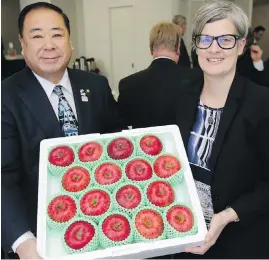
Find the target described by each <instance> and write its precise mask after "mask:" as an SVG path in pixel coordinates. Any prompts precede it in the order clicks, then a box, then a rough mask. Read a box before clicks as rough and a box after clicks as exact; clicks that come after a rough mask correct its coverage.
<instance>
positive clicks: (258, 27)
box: [253, 25, 265, 32]
mask: <svg viewBox="0 0 269 260" xmlns="http://www.w3.org/2000/svg"><path fill="white" fill-rule="evenodd" d="M259 31H263V32H264V31H265V28H264V27H263V26H261V25H259V26H256V27H255V28H254V30H253V32H259Z"/></svg>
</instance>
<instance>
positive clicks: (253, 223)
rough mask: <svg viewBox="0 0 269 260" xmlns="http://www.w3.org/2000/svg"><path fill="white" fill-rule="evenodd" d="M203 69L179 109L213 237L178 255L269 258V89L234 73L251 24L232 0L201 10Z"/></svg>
mask: <svg viewBox="0 0 269 260" xmlns="http://www.w3.org/2000/svg"><path fill="white" fill-rule="evenodd" d="M192 27H193V28H192V38H193V43H194V46H195V48H196V49H197V55H198V61H199V65H200V67H201V69H202V71H203V77H202V78H201V79H200V80H196V79H194V80H192V79H191V80H189V82H187V81H186V82H185V84H184V85H183V86H181V88H179V89H178V93H177V97H176V103H175V110H176V119H177V121H176V123H177V125H178V126H179V128H180V131H181V135H182V138H183V142H184V145H185V147H186V151H187V156H188V160H189V163H190V166H191V169H192V174H193V177H194V179H195V184H196V188H197V192H198V195H199V198H200V202H201V206H202V209H203V213H204V218H205V221H206V223H207V225H208V233H207V235H206V237H205V242H204V244H202V245H201V246H196V247H192V248H186V249H185V252H186V253H181V254H178V255H175V256H174V259H178V258H182V259H184V258H191V259H192V258H204V259H208V258H215V259H219V258H221V259H223V258H226V259H236V258H256V259H258V258H266V259H268V258H269V247H268V234H269V199H268V198H269V163H268V162H269V134H268V133H269V89H267V88H265V87H262V86H259V85H256V84H255V83H253V82H251V81H249V80H248V79H246V78H244V77H241V76H239V75H237V74H236V63H237V59H238V56H239V55H241V54H242V53H243V50H244V47H245V44H246V37H247V34H248V28H249V21H248V18H247V16H246V14H245V13H244V11H243V10H242V9H241V8H239V7H238V6H237V5H235V4H234V3H233V2H230V1H229V2H228V1H216V2H213V3H209V4H206V5H204V6H202V7H201V8H200V9H199V10H198V11H197V13H196V15H195V17H194V20H193V26H192Z"/></svg>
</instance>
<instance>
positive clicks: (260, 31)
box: [253, 25, 265, 43]
mask: <svg viewBox="0 0 269 260" xmlns="http://www.w3.org/2000/svg"><path fill="white" fill-rule="evenodd" d="M264 33H265V28H264V27H263V26H261V25H259V26H256V27H255V28H254V30H253V36H254V43H259V41H260V40H261V38H262V37H263V35H264Z"/></svg>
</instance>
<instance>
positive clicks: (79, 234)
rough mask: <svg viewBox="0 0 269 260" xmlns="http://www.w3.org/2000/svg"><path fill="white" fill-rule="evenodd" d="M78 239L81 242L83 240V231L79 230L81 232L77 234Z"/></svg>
mask: <svg viewBox="0 0 269 260" xmlns="http://www.w3.org/2000/svg"><path fill="white" fill-rule="evenodd" d="M77 239H78V240H81V239H82V231H81V230H79V231H78V232H77Z"/></svg>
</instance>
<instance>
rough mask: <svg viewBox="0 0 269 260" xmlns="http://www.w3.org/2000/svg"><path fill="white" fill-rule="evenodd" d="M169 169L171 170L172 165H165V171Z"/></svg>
mask: <svg viewBox="0 0 269 260" xmlns="http://www.w3.org/2000/svg"><path fill="white" fill-rule="evenodd" d="M171 168H173V165H171V164H170V163H166V164H165V169H167V170H169V169H171Z"/></svg>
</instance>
